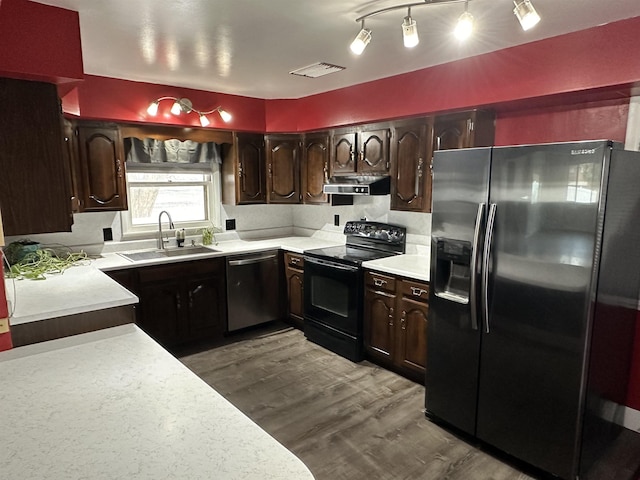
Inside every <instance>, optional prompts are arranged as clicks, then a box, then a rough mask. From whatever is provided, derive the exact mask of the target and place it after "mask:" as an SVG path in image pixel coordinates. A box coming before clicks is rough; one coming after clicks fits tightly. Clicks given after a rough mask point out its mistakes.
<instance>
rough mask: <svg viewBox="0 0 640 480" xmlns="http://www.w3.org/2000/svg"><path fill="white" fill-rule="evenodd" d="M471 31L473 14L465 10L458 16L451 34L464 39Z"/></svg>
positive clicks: (461, 39)
mask: <svg viewBox="0 0 640 480" xmlns="http://www.w3.org/2000/svg"><path fill="white" fill-rule="evenodd" d="M472 33H473V15H471V14H470V13H469V12H467V11H466V10H465V11H464V13H463V14H462V15H460V17H458V23H457V24H456V28H455V29H454V31H453V34H454V35H455V36H456V38H457V39H458V40H460V41H463V40H466V39H467V38H469V37H470V36H471V34H472Z"/></svg>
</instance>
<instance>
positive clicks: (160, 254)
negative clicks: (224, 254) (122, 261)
mask: <svg viewBox="0 0 640 480" xmlns="http://www.w3.org/2000/svg"><path fill="white" fill-rule="evenodd" d="M213 252H219V250H214V249H213V248H207V247H204V246H201V245H197V246H194V247H183V248H177V247H176V248H166V249H164V250H145V251H140V252H119V253H118V255H120V256H122V257H124V258H126V259H127V260H130V261H132V262H139V261H142V260H154V259H156V258H173V257H182V256H184V255H202V254H207V253H213Z"/></svg>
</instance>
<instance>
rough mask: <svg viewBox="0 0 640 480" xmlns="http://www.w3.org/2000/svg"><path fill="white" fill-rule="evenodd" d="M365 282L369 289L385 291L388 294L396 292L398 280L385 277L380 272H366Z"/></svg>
mask: <svg viewBox="0 0 640 480" xmlns="http://www.w3.org/2000/svg"><path fill="white" fill-rule="evenodd" d="M364 282H365V285H366V286H367V287H370V288H373V289H377V290H385V291H387V292H395V291H396V279H395V277H392V276H389V275H385V274H383V273H378V272H370V271H367V272H365V276H364Z"/></svg>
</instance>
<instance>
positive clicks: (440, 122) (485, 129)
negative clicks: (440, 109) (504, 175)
mask: <svg viewBox="0 0 640 480" xmlns="http://www.w3.org/2000/svg"><path fill="white" fill-rule="evenodd" d="M494 138H495V113H494V112H492V111H488V110H473V111H470V112H462V113H457V114H453V115H443V116H439V117H436V119H435V124H434V135H433V150H434V151H435V150H448V149H452V148H470V147H488V146H491V145H493V143H494Z"/></svg>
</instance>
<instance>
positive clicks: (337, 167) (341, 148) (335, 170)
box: [329, 130, 358, 176]
mask: <svg viewBox="0 0 640 480" xmlns="http://www.w3.org/2000/svg"><path fill="white" fill-rule="evenodd" d="M357 151H358V145H357V143H356V133H355V131H351V130H349V131H342V130H339V131H336V132H334V133H333V136H332V138H331V150H330V155H329V160H330V162H331V164H330V169H329V175H331V176H333V175H341V174H349V173H355V171H356V155H357Z"/></svg>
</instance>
